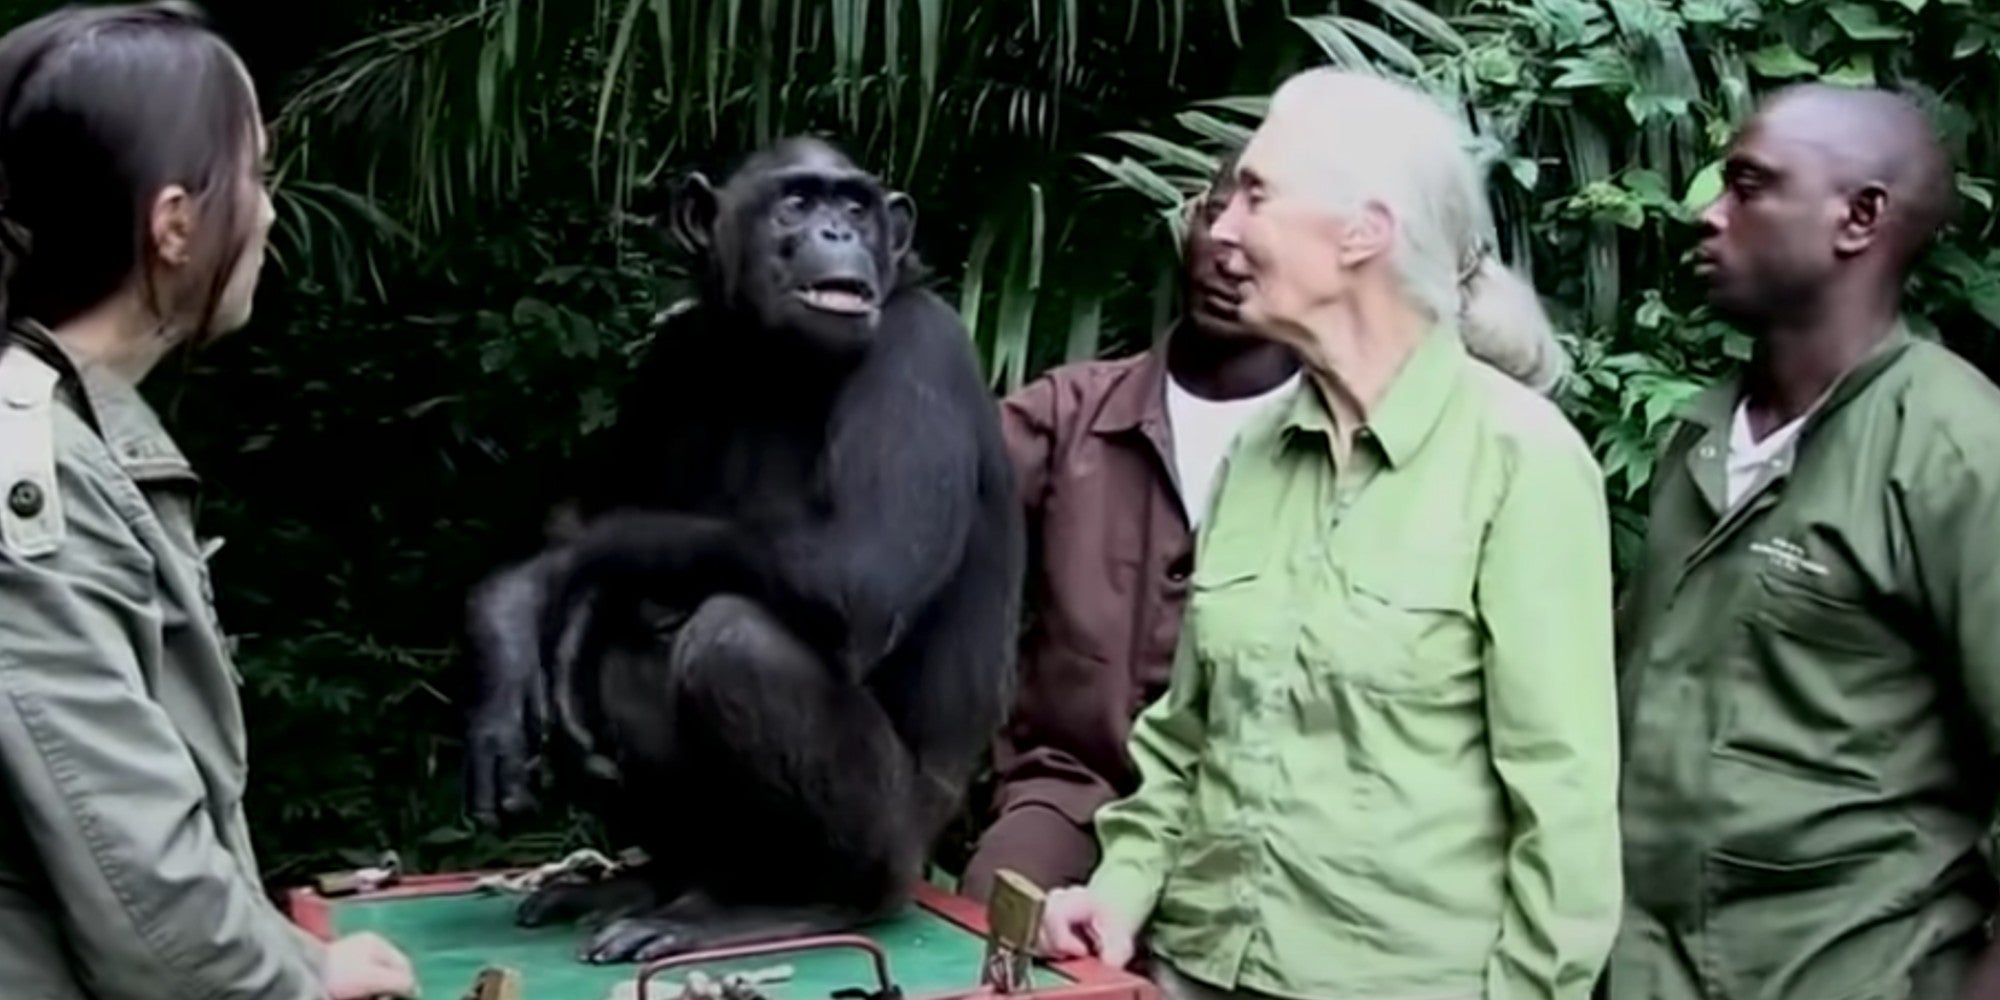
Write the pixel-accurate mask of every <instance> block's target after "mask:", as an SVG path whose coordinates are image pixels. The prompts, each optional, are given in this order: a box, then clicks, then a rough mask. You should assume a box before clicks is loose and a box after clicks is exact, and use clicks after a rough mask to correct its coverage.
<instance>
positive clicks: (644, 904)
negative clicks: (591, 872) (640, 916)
mask: <svg viewBox="0 0 2000 1000" xmlns="http://www.w3.org/2000/svg"><path fill="white" fill-rule="evenodd" d="M659 903H660V896H659V892H658V891H657V890H655V889H654V888H653V883H652V882H651V881H649V880H647V879H646V877H645V876H644V875H642V874H635V873H625V874H620V875H613V876H612V877H610V878H607V879H604V880H602V881H598V882H552V883H550V884H548V885H544V886H542V887H541V888H539V889H536V890H535V891H534V892H531V893H529V894H528V897H527V898H526V899H523V900H521V904H520V906H519V907H517V908H516V909H515V910H514V922H515V923H517V924H519V925H521V926H522V927H545V926H547V925H549V924H558V923H570V922H572V921H576V920H587V921H592V920H594V921H595V922H602V921H605V920H610V919H615V918H617V917H620V916H623V915H624V914H627V913H632V912H636V911H641V910H648V909H652V908H654V907H657V906H658V905H659Z"/></svg>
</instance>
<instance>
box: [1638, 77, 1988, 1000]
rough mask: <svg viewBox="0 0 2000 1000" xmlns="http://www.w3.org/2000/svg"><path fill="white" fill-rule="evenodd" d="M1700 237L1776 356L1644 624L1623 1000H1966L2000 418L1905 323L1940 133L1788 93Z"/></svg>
mask: <svg viewBox="0 0 2000 1000" xmlns="http://www.w3.org/2000/svg"><path fill="white" fill-rule="evenodd" d="M1724 177H1725V181H1726V184H1725V187H1724V190H1723V192H1722V194H1721V196H1720V197H1719V198H1718V199H1717V200H1716V201H1715V203H1714V204H1713V205H1711V206H1709V208H1708V209H1707V210H1706V211H1705V212H1704V214H1703V216H1702V227H1703V230H1704V232H1703V240H1702V244H1701V249H1700V251H1699V255H1698V259H1699V261H1700V264H1699V267H1700V269H1701V272H1702V273H1703V275H1704V276H1705V277H1706V279H1707V281H1708V283H1709V286H1710V292H1709V295H1710V301H1711V302H1712V304H1713V305H1714V306H1715V308H1716V309H1717V310H1718V311H1720V312H1721V313H1722V314H1724V315H1726V316H1728V317H1729V318H1730V319H1731V320H1732V321H1733V322H1735V323H1737V324H1738V325H1739V326H1741V327H1742V328H1743V329H1745V330H1746V331H1748V332H1750V333H1752V334H1753V335H1754V336H1755V338H1756V345H1757V346H1756V351H1755V354H1754V356H1753V357H1752V359H1751V361H1750V363H1749V364H1748V365H1747V366H1746V368H1745V369H1744V370H1743V371H1742V372H1741V373H1740V374H1738V375H1736V376H1733V377H1731V378H1729V379H1727V380H1726V381H1724V382H1723V383H1722V384H1720V385H1717V386H1715V387H1714V388H1713V389H1711V390H1710V391H1708V392H1707V393H1705V394H1704V395H1702V396H1701V397H1700V398H1699V399H1698V400H1697V401H1695V402H1694V403H1693V404H1692V405H1691V407H1690V409H1689V411H1688V412H1687V413H1686V414H1684V415H1683V417H1682V418H1681V421H1680V422H1679V425H1678V426H1677V427H1676V428H1674V430H1673V433H1672V435H1671V437H1670V439H1669V441H1668V444H1667V447H1666V449H1665V451H1664V453H1663V455H1662V457H1661V459H1660V462H1659V464H1658V469H1659V472H1658V474H1657V479H1656V482H1655V485H1654V489H1653V495H1652V513H1651V524H1650V533H1649V537H1648V540H1647V552H1646V565H1645V567H1644V569H1643V571H1642V572H1641V573H1640V574H1639V577H1638V579H1637V581H1636V586H1635V589H1634V590H1633V592H1632V593H1631V595H1630V597H1629V599H1628V601H1627V606H1626V607H1625V609H1624V613H1625V614H1626V616H1627V620H1626V621H1625V622H1623V623H1622V624H1623V625H1624V628H1622V629H1621V633H1622V634H1621V636H1620V707H1621V714H1622V718H1621V723H1622V730H1623V732H1624V733H1625V741H1624V745H1625V750H1624V769H1623V775H1622V795H1621V799H1622V802H1621V809H1622V813H1623V834H1624V850H1625V854H1624V860H1625V878H1626V883H1627V893H1628V897H1627V905H1626V909H1625V916H1624V921H1623V925H1622V928H1621V931H1620V935H1619V938H1618V941H1617V944H1616V946H1615V947H1614V949H1613V952H1612V957H1611V961H1610V963H1609V967H1608V970H1607V975H1606V980H1605V984H1604V985H1605V987H1606V993H1607V995H1608V998H1609V1000H1654V998H1659V1000H1680V998H1696V997H1699V998H1713V1000H1891V998H1893V1000H1904V998H1910V1000H1945V998H1952V1000H1956V998H1958V997H1960V996H1963V995H1965V992H1964V990H1965V986H1966V983H1967V981H1968V971H1969V970H1970V968H1971V967H1972V966H1973V965H1974V963H1975V962H1976V961H1977V959H1978V957H1979V954H1980V951H1981V949H1982V948H1983V947H1984V945H1985V943H1986V940H1987V936H1988V935H1987V932H1986V930H1985V927H1984V924H1985V921H1986V919H1987V918H1988V916H1989V915H1990V913H1991V912H1992V910H1993V906H1994V899H1995V880H1994V876H1993V874H1992V871H1991V869H1990V867H1989V866H1988V865H1987V864H1986V863H1985V862H1984V861H1983V860H1982V858H1981V856H1980V854H1979V849H1980V845H1981V842H1982V841H1983V840H1984V839H1985V836H1986V831H1987V827H1988V820H1989V818H1990V817H1991V816H1992V813H1993V807H1994V798H1995V795H1994V792H1995V789H1994V775H1995V773H1996V772H1995V770H1994V768H1993V766H1992V764H1993V757H1994V750H1995V747H1996V746H1997V745H2000V562H1996V560H2000V391H1996V390H1995V388H1994V387H1993V385H1992V384H1990V383H1989V382H1987V381H1986V380H1985V379H1984V378H1983V377H1982V376H1980V375H1979V374H1978V373H1977V372H1976V371H1975V370H1974V369H1973V368H1971V367H1970V366H1969V365H1967V364H1965V363H1964V362H1962V361H1961V360H1960V359H1958V358H1957V357H1956V356H1954V355H1952V354H1951V353H1949V352H1948V351H1946V350H1945V349H1943V348H1941V347H1938V346H1936V345H1934V344H1932V343H1929V342H1926V341H1922V340H1917V339H1914V338H1913V337H1912V336H1911V334H1910V333H1909V332H1908V330H1907V329H1906V328H1905V327H1904V326H1903V324H1902V322H1901V321H1900V319H1899V316H1898V311H1899V300H1900V293H1901V290H1902V286H1903V284H1904V281H1905V279H1906V277H1907V275H1908V273H1909V270H1910V267H1911V265H1912V264H1913V262H1914V260H1915V258H1916V257H1917V255H1918V254H1919V253H1920V252H1921V250H1922V249H1923V248H1924V246H1925V245H1926V244H1927V243H1928V242H1929V240H1930V238H1931V237H1932V235H1933V234H1934V233H1935V232H1936V230H1937V229H1938V228H1939V226H1940V225H1941V224H1942V223H1943V221H1944V219H1945V217H1946V215H1947V213H1948V210H1949V206H1950V193H1951V189H1952V177H1953V174H1952V168H1951V164H1950V162H1949V158H1948V157H1947V155H1946V154H1945V152H1944V151H1943V149H1942V148H1941V147H1940V145H1939V143H1938V140H1937V138H1936V136H1935V134H1934V133H1933V132H1932V130H1931V128H1930V126H1929V125H1928V123H1927V122H1926V121H1925V119H1924V117H1923V115H1922V114H1921V113H1920V112H1919V111H1918V110H1917V108H1916V107H1915V106H1914V105H1913V104H1911V103H1909V102H1908V101H1906V100H1905V99H1903V98H1902V97H1899V96H1896V95H1892V94H1889V93H1886V92H1883V91H1877V90H1852V89H1845V88H1835V87H1826V86H1811V87H1801V88H1794V89H1791V90H1787V91H1785V92H1783V93H1781V94H1778V95H1776V96H1775V97H1774V98H1773V99H1772V100H1770V101H1769V102H1767V103H1766V104H1765V105H1764V107H1763V108H1762V109H1761V110H1760V112H1759V113H1758V115H1757V116H1756V117H1755V119H1754V120H1752V121H1751V122H1750V124H1749V125H1748V127H1747V128H1745V130H1744V131H1743V132H1742V133H1741V134H1740V135H1739V136H1738V137H1737V139H1736V142H1735V143H1734V145H1733V147H1732V148H1731V150H1730V153H1729V158H1728V161H1727V168H1726V170H1725V172H1724Z"/></svg>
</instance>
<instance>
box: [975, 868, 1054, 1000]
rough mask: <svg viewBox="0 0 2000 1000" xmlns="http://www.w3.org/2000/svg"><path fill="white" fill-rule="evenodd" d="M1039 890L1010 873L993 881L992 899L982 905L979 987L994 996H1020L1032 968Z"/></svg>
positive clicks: (1041, 899) (1038, 929)
mask: <svg viewBox="0 0 2000 1000" xmlns="http://www.w3.org/2000/svg"><path fill="white" fill-rule="evenodd" d="M1047 898H1048V897H1047V896H1046V895H1044V894H1043V892H1042V890H1041V887H1039V886H1037V885H1035V883H1033V882H1031V881H1029V880H1028V879H1027V877H1026V876H1023V875H1022V874H1021V873H1019V872H1016V871H1014V870H1012V869H1001V870H1000V871H999V872H998V873H997V874H995V876H994V878H993V895H992V896H991V897H989V898H988V899H987V901H986V962H985V964H984V966H982V967H981V969H980V973H979V985H980V986H981V987H983V988H986V989H989V990H992V991H993V992H994V993H1022V992H1026V991H1027V990H1028V988H1029V985H1030V984H1029V978H1028V976H1029V973H1030V972H1031V971H1032V970H1033V968H1034V954H1035V938H1036V937H1037V936H1038V935H1039V934H1040V932H1041V928H1042V906H1043V904H1044V903H1045V902H1046V901H1047Z"/></svg>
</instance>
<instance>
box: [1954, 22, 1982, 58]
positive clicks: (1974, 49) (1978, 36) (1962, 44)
mask: <svg viewBox="0 0 2000 1000" xmlns="http://www.w3.org/2000/svg"><path fill="white" fill-rule="evenodd" d="M1990 44H1992V38H1991V36H1989V35H1987V34H1986V33H1985V32H1984V31H1979V30H1976V29H1975V30H1969V31H1967V32H1966V33H1965V34H1963V35H1960V36H1959V38H1958V42H1957V43H1956V44H1954V45H1953V46H1952V47H1951V57H1952V58H1953V59H1963V58H1965V57H1966V56H1970V55H1977V54H1978V53H1980V52H1984V51H1986V47H1987V46H1988V45H1990Z"/></svg>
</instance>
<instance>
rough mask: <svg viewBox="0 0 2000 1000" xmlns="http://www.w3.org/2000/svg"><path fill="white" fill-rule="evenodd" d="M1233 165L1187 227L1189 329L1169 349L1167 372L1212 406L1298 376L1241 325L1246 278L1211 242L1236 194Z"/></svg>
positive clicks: (1272, 346)
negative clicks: (1211, 234) (1211, 232)
mask: <svg viewBox="0 0 2000 1000" xmlns="http://www.w3.org/2000/svg"><path fill="white" fill-rule="evenodd" d="M1235 174H1236V171H1235V169H1234V166H1233V164H1225V165H1224V166H1223V169H1222V170H1221V172H1220V173H1219V174H1218V177H1217V181H1216V183H1215V185H1214V186H1213V187H1211V188H1210V189H1209V191H1208V193H1207V195H1206V196H1205V197H1203V198H1202V200H1201V201H1200V202H1199V203H1198V204H1196V206H1195V209H1194V212H1193V216H1192V218H1191V219H1190V220H1189V224H1188V241H1187V252H1186V254H1185V255H1184V257H1183V259H1184V261H1185V264H1186V267H1187V273H1186V275H1185V277H1186V282H1187V283H1186V286H1185V302H1184V305H1183V308H1182V312H1183V315H1184V317H1185V318H1186V322H1184V323H1182V324H1181V325H1180V326H1179V327H1178V328H1177V329H1176V330H1175V333H1174V336H1173V339H1172V340H1171V341H1169V342H1168V344H1167V371H1168V372H1169V373H1171V374H1172V376H1173V379H1174V381H1175V382H1177V383H1179V384H1180V385H1181V387H1182V388H1185V389H1186V390H1187V391H1189V392H1191V393H1193V394H1195V395H1197V396H1200V397H1202V398H1203V399H1210V400H1228V399H1245V398H1248V397H1251V396H1256V395H1259V394H1261V393H1265V392H1269V391H1270V390H1272V389H1275V388H1277V387H1278V386H1279V385H1280V384H1281V383H1283V382H1284V381H1285V380H1286V379H1288V378H1291V377H1292V375H1293V374H1294V373H1295V372H1297V371H1298V370H1299V362H1298V358H1297V357H1296V356H1294V355H1293V354H1292V352H1291V350H1290V349H1289V348H1286V347H1285V346H1284V345H1282V344H1276V343H1273V342H1271V341H1269V340H1265V339H1263V338H1261V337H1258V336H1256V335H1254V334H1253V333H1251V332H1250V329H1249V328H1248V327H1246V326H1244V325H1243V321H1242V319H1241V318H1240V317H1239V316H1238V314H1237V310H1238V309H1239V308H1241V307H1242V304H1243V295H1242V292H1241V291H1240V289H1241V288H1242V282H1243V280H1244V275H1242V274H1240V273H1237V272H1234V271H1232V270H1230V268H1229V261H1228V254H1227V253H1225V252H1224V251H1223V249H1222V248H1221V247H1220V246H1218V245H1217V244H1216V242H1215V241H1214V240H1213V239H1212V238H1210V237H1209V234H1208V230H1209V226H1210V225H1211V224H1212V223H1214V221H1215V217H1216V216H1217V215H1218V214H1220V213H1221V211H1222V207H1223V206H1224V205H1226V204H1228V203H1229V196H1230V194H1231V193H1232V192H1233V191H1234V190H1235V180H1234V178H1235Z"/></svg>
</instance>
